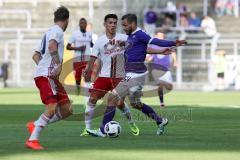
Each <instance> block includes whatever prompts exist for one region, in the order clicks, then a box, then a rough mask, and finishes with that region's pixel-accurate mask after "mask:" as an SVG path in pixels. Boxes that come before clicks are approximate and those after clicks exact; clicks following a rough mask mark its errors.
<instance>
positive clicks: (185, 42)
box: [175, 40, 187, 46]
mask: <svg viewBox="0 0 240 160" xmlns="http://www.w3.org/2000/svg"><path fill="white" fill-rule="evenodd" d="M175 44H176V46H184V45H186V44H187V41H186V40H176V41H175Z"/></svg>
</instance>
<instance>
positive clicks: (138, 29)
mask: <svg viewBox="0 0 240 160" xmlns="http://www.w3.org/2000/svg"><path fill="white" fill-rule="evenodd" d="M140 30H141V28H139V27H137V29H136V30H135V31H133V32H132V35H133V34H135V33H136V32H137V31H140Z"/></svg>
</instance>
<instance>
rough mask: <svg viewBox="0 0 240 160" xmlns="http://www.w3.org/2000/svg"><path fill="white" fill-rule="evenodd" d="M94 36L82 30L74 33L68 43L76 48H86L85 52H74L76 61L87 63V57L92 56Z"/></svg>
mask: <svg viewBox="0 0 240 160" xmlns="http://www.w3.org/2000/svg"><path fill="white" fill-rule="evenodd" d="M91 42H92V34H91V33H90V32H85V33H83V32H81V31H80V29H79V30H76V31H74V32H73V33H72V35H71V37H70V39H69V41H68V43H70V44H73V45H74V46H75V47H81V46H86V49H85V51H84V52H81V51H74V61H75V62H76V61H78V62H79V61H86V55H88V56H89V55H90V54H91Z"/></svg>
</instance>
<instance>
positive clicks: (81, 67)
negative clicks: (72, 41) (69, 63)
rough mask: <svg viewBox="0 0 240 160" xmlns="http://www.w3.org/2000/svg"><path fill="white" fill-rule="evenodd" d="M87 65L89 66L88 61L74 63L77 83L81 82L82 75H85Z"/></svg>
mask: <svg viewBox="0 0 240 160" xmlns="http://www.w3.org/2000/svg"><path fill="white" fill-rule="evenodd" d="M86 65H87V61H82V62H74V63H73V69H74V76H75V80H76V81H78V82H80V81H81V78H82V73H83V70H84V69H85V68H86Z"/></svg>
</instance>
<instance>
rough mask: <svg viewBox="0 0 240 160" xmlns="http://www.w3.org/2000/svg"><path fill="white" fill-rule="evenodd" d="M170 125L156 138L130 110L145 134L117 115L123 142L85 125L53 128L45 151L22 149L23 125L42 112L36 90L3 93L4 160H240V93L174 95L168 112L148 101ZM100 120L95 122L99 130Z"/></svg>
mask: <svg viewBox="0 0 240 160" xmlns="http://www.w3.org/2000/svg"><path fill="white" fill-rule="evenodd" d="M71 98H72V99H73V101H74V110H75V112H78V111H82V110H83V107H82V105H80V104H82V101H83V99H82V98H79V97H76V96H71ZM143 101H144V102H146V103H147V104H150V105H152V106H154V108H155V109H156V110H157V111H158V112H159V113H160V114H162V115H165V116H167V117H169V119H170V123H169V125H168V126H167V128H166V132H165V134H164V135H163V136H160V137H157V136H156V135H155V134H156V125H155V124H154V123H153V122H152V121H150V120H149V119H147V118H145V117H144V116H143V115H141V114H139V112H138V111H134V110H132V113H133V116H134V118H135V119H136V121H137V122H136V123H137V124H138V126H139V128H140V131H141V135H140V136H138V137H135V136H133V135H131V133H130V130H129V127H128V124H127V122H126V121H125V120H124V117H122V116H121V115H120V113H119V112H118V113H117V117H116V118H115V120H117V121H119V122H120V124H121V126H122V129H123V132H122V134H121V135H120V137H119V138H116V139H110V138H94V137H80V136H79V134H80V131H81V130H82V129H83V126H84V125H83V124H84V123H83V122H82V121H62V122H59V123H55V124H52V125H49V126H48V127H47V128H46V129H45V130H44V131H43V134H42V136H41V143H42V145H43V146H45V147H46V148H47V149H46V150H44V151H32V150H29V149H26V148H25V147H24V142H25V140H26V138H27V137H28V133H27V130H26V128H25V124H26V123H27V122H28V121H29V120H34V119H36V118H37V117H38V116H39V114H40V113H41V112H42V111H43V110H44V107H43V105H42V104H41V101H40V98H39V95H38V92H37V90H35V89H0V160H56V159H58V160H70V159H74V160H75V159H78V160H80V159H81V160H175V159H177V160H213V159H216V160H226V159H229V160H239V157H240V93H238V92H215V93H214V92H210V93H202V92H172V93H169V94H167V95H166V100H165V101H166V104H168V106H167V107H166V108H165V109H159V107H158V105H159V101H158V98H157V97H153V98H144V99H143ZM100 120H101V118H96V119H95V120H94V124H93V125H94V127H98V125H99V122H100Z"/></svg>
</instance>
